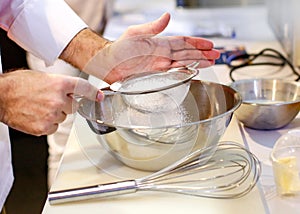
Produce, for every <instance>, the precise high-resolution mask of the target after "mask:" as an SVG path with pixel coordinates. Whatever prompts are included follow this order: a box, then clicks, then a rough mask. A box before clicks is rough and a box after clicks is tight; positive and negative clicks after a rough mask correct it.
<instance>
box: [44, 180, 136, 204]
mask: <svg viewBox="0 0 300 214" xmlns="http://www.w3.org/2000/svg"><path fill="white" fill-rule="evenodd" d="M137 189H138V186H137V183H136V181H135V180H128V181H121V182H114V183H107V184H100V185H95V186H88V187H82V188H74V189H67V190H60V191H52V192H49V194H48V200H49V204H51V205H53V204H61V203H67V202H72V201H81V200H87V199H93V198H98V197H107V196H113V195H121V194H128V193H135V192H136V191H137Z"/></svg>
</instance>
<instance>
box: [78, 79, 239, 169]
mask: <svg viewBox="0 0 300 214" xmlns="http://www.w3.org/2000/svg"><path fill="white" fill-rule="evenodd" d="M240 104H241V97H240V95H239V93H237V92H236V91H235V90H234V89H232V88H231V87H229V86H225V85H221V84H217V83H210V82H202V81H194V80H193V81H192V82H191V86H190V89H189V93H188V95H187V96H186V98H185V100H184V101H183V102H182V104H181V105H180V106H177V108H174V109H173V110H168V111H166V112H161V111H160V112H156V113H155V112H151V113H149V112H139V111H138V110H136V109H132V108H130V106H127V105H126V102H124V100H123V97H122V95H120V94H115V95H114V96H106V97H105V99H104V101H102V102H101V103H97V102H93V101H91V100H87V99H82V100H81V101H80V106H79V109H78V112H79V113H80V114H81V115H82V116H83V117H84V118H86V120H87V122H88V124H89V126H90V128H91V129H92V130H93V131H94V132H95V133H97V134H98V135H97V137H98V140H99V142H100V143H101V144H102V145H103V147H104V148H105V149H106V150H107V151H109V152H110V153H111V154H112V155H113V156H114V157H115V158H117V159H118V160H120V161H121V162H123V163H124V164H126V165H128V166H130V167H133V168H136V169H140V170H146V171H156V170H159V169H162V168H164V167H166V166H168V165H170V164H171V163H173V162H175V161H177V160H179V159H180V158H182V157H184V156H186V155H187V154H189V153H190V152H192V151H194V150H197V149H201V148H203V147H211V149H210V150H209V151H207V153H205V154H203V155H212V154H213V153H214V151H215V148H216V146H217V144H218V141H219V139H220V137H221V136H222V135H223V134H224V132H225V130H226V128H227V126H228V124H229V122H230V120H231V118H232V114H233V112H234V111H235V110H236V109H237V108H238V107H239V105H240ZM119 118H123V119H122V120H120V119H119ZM124 118H125V119H124Z"/></svg>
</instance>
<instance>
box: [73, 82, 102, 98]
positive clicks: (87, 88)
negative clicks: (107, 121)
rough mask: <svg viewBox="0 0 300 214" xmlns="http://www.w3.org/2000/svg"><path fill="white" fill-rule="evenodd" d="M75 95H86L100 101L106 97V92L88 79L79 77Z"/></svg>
mask: <svg viewBox="0 0 300 214" xmlns="http://www.w3.org/2000/svg"><path fill="white" fill-rule="evenodd" d="M73 95H75V97H76V96H79V97H85V98H88V99H90V100H95V101H98V102H100V101H102V100H103V99H104V93H103V92H102V91H101V90H100V89H98V88H96V87H95V86H93V85H92V84H90V83H89V82H88V81H87V80H85V79H81V78H78V79H77V83H76V86H75V88H74V91H73Z"/></svg>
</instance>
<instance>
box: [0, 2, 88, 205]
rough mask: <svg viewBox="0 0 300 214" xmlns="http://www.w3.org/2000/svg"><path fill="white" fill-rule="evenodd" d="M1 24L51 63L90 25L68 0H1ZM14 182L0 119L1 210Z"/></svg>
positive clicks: (7, 142) (10, 35) (6, 141)
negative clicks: (71, 6) (72, 7)
mask: <svg viewBox="0 0 300 214" xmlns="http://www.w3.org/2000/svg"><path fill="white" fill-rule="evenodd" d="M0 27H1V28H3V29H4V30H6V31H7V32H8V36H9V37H10V38H11V39H12V40H14V41H15V42H16V43H17V44H19V45H20V46H21V47H23V48H24V49H25V50H27V51H29V52H31V53H33V54H34V55H36V56H38V57H40V58H42V59H43V60H44V61H45V62H46V64H48V65H51V64H52V63H53V62H54V61H55V60H56V59H57V58H58V56H59V55H60V53H61V52H62V51H63V49H64V48H65V47H66V45H67V44H68V43H69V42H70V40H71V39H72V38H73V37H74V36H75V35H76V34H77V33H78V32H79V31H80V30H82V29H83V28H86V27H87V25H86V24H85V23H84V22H83V21H82V20H81V19H80V18H79V17H78V16H77V15H76V14H75V13H74V11H73V10H71V9H70V7H69V6H68V5H67V4H66V3H65V1H64V0H0ZM0 66H1V65H0ZM12 183H13V173H12V166H11V152H10V142H9V136H8V128H7V126H5V125H4V124H2V123H0V210H1V209H2V207H3V204H4V202H5V199H6V197H7V195H8V193H9V191H10V189H11V186H12Z"/></svg>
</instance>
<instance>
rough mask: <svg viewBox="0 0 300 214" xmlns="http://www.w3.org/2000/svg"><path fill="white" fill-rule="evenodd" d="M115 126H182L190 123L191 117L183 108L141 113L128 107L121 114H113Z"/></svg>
mask: <svg viewBox="0 0 300 214" xmlns="http://www.w3.org/2000/svg"><path fill="white" fill-rule="evenodd" d="M114 117H115V123H116V125H117V126H126V127H131V126H142V127H151V128H157V127H165V126H174V125H183V124H186V123H189V122H191V121H190V120H191V117H190V115H189V113H188V112H187V111H186V109H185V107H184V106H179V107H178V108H176V109H173V110H171V111H160V112H159V111H158V112H143V111H139V110H137V109H135V108H131V107H130V106H128V107H127V108H125V109H123V111H121V112H115V115H114Z"/></svg>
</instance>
